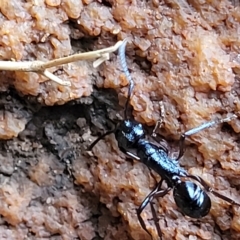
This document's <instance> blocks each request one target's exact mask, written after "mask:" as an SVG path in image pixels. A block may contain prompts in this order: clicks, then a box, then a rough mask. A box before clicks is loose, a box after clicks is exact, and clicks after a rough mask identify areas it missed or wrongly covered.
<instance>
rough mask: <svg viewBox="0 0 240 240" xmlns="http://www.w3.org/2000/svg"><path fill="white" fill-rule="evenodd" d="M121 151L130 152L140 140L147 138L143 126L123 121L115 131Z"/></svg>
mask: <svg viewBox="0 0 240 240" xmlns="http://www.w3.org/2000/svg"><path fill="white" fill-rule="evenodd" d="M115 137H116V139H117V141H118V146H119V148H120V149H124V150H126V151H128V149H129V148H132V147H134V145H135V144H136V143H137V141H138V140H139V139H140V138H143V137H145V133H144V129H143V125H142V124H141V123H137V122H135V121H131V120H124V121H122V122H121V123H120V124H119V126H118V127H117V129H116V131H115Z"/></svg>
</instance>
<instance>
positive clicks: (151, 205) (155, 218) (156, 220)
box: [150, 202, 162, 239]
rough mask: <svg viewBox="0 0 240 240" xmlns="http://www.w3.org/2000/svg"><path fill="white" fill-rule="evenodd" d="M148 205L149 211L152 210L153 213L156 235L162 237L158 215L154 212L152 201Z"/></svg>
mask: <svg viewBox="0 0 240 240" xmlns="http://www.w3.org/2000/svg"><path fill="white" fill-rule="evenodd" d="M150 207H151V211H152V215H153V221H154V223H155V226H156V229H157V233H158V236H159V237H160V239H162V230H161V227H160V225H159V223H158V220H159V219H158V217H157V213H156V210H155V208H154V206H153V202H150Z"/></svg>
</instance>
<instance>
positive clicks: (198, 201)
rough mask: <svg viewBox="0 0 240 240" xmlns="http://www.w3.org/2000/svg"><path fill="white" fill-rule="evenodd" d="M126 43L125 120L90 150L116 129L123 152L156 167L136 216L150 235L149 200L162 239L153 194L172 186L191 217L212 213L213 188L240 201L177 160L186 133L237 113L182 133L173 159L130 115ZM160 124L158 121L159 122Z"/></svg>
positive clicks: (121, 50)
mask: <svg viewBox="0 0 240 240" xmlns="http://www.w3.org/2000/svg"><path fill="white" fill-rule="evenodd" d="M126 44H127V41H126V40H124V41H123V44H122V45H121V46H120V48H119V56H120V60H121V65H122V68H123V71H124V73H125V74H126V77H127V79H128V80H129V86H128V97H127V101H126V104H125V109H124V116H125V120H123V121H121V122H120V123H118V124H117V125H116V127H115V129H113V130H111V131H108V132H106V133H105V134H103V135H102V136H100V137H99V138H97V139H96V140H95V141H94V142H93V143H92V144H91V145H90V146H89V150H91V149H92V148H93V147H94V145H95V144H96V143H97V142H98V141H99V140H101V139H102V138H104V137H105V136H107V135H109V134H111V133H114V134H115V138H116V140H117V142H118V147H119V149H120V150H121V151H122V152H123V153H124V154H126V155H127V156H128V157H130V158H132V159H135V160H137V161H141V162H142V163H144V164H145V165H146V166H147V167H148V168H149V169H151V170H153V171H155V172H156V173H157V174H159V175H160V176H161V180H160V181H159V182H158V183H157V185H156V187H155V188H154V189H153V190H152V191H151V192H150V193H149V194H148V196H147V197H146V198H145V199H144V201H143V202H142V204H141V205H140V207H139V208H138V209H137V216H138V220H139V222H140V224H141V226H142V228H143V229H144V230H145V231H146V232H147V233H148V234H149V235H150V236H151V234H150V232H149V231H148V229H147V228H146V224H145V222H144V220H143V218H142V217H141V213H142V211H143V210H144V208H145V207H146V206H147V205H148V203H150V207H151V211H152V214H153V220H154V222H155V226H156V229H157V232H158V235H159V237H160V239H162V231H161V228H160V225H159V222H158V218H157V214H156V210H155V209H154V206H153V203H152V200H153V199H154V198H159V197H164V196H165V195H166V194H167V193H168V192H169V191H170V190H171V189H173V197H174V200H175V202H176V204H177V206H178V208H179V209H180V211H181V212H182V213H183V214H184V215H187V216H189V217H191V218H202V217H204V216H206V215H207V214H208V213H209V211H210V209H211V200H210V198H209V196H208V195H207V193H206V192H211V193H212V194H213V195H215V196H216V197H218V198H221V199H223V200H225V201H227V202H229V203H231V204H235V205H237V206H240V204H238V203H236V202H235V201H234V200H232V199H230V198H228V197H226V196H223V195H222V194H220V193H217V192H216V191H214V190H213V189H212V188H211V187H210V186H209V185H208V184H207V183H206V182H205V181H204V180H203V179H202V178H201V177H199V176H194V175H190V174H188V172H187V171H186V170H185V169H184V168H182V167H181V166H180V165H179V162H178V160H179V159H180V158H181V157H182V156H183V154H184V141H185V138H186V137H189V136H191V135H193V134H195V133H198V132H200V131H202V130H204V129H206V128H209V127H212V126H214V125H216V124H219V123H223V122H229V121H231V120H232V119H233V118H236V117H237V116H236V115H233V116H232V117H227V118H223V119H218V120H216V121H210V122H206V123H204V124H202V125H200V126H198V127H196V128H193V129H191V130H189V131H187V132H185V133H183V134H182V135H181V137H180V140H179V153H178V157H177V158H176V159H171V158H170V157H169V156H168V150H167V149H166V147H164V146H162V145H156V144H154V143H152V142H149V141H148V140H147V139H146V138H145V131H144V129H143V125H142V124H141V123H138V122H136V121H134V120H130V119H128V117H127V110H128V107H129V101H130V98H131V94H132V91H133V87H134V83H133V80H132V78H131V75H130V73H129V71H128V68H127V63H126V59H125V48H126ZM157 125H159V123H157ZM157 125H156V126H157ZM156 129H157V127H155V128H154V130H153V135H155V131H156ZM131 150H132V151H133V150H135V152H136V153H132V152H131ZM186 178H189V179H192V180H195V181H197V182H198V183H199V184H200V185H202V187H203V189H202V188H201V187H200V186H199V185H197V184H195V183H194V182H192V181H186ZM163 181H165V182H166V183H167V188H166V189H162V188H161V186H162V183H163Z"/></svg>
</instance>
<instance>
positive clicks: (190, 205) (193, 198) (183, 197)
mask: <svg viewBox="0 0 240 240" xmlns="http://www.w3.org/2000/svg"><path fill="white" fill-rule="evenodd" d="M173 196H174V200H175V202H176V204H177V206H178V208H179V209H180V211H181V212H182V213H183V214H185V215H187V216H189V217H191V218H202V217H204V216H206V215H207V214H208V213H209V211H210V209H211V200H210V198H209V196H208V195H207V193H206V192H205V191H203V190H202V188H200V187H199V186H198V185H197V184H195V183H193V182H190V181H187V182H180V183H178V184H177V185H176V186H175V187H174V190H173Z"/></svg>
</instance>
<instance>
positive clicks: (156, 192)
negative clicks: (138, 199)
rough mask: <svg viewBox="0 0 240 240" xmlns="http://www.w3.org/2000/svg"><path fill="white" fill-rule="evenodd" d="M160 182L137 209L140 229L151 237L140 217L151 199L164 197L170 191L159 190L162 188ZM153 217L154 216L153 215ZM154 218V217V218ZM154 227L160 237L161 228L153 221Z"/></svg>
mask: <svg viewBox="0 0 240 240" xmlns="http://www.w3.org/2000/svg"><path fill="white" fill-rule="evenodd" d="M162 182H163V180H161V181H160V182H159V183H158V185H157V186H156V187H155V188H154V189H153V190H152V191H151V192H150V193H149V194H148V196H147V197H146V198H145V199H144V200H143V202H142V204H141V205H140V207H139V208H138V209H137V217H138V221H139V222H140V224H141V227H142V228H143V229H144V230H145V231H146V232H147V233H148V234H149V235H150V236H151V237H152V235H151V233H150V232H149V231H148V230H147V227H146V224H145V222H144V220H143V218H142V217H141V213H142V211H143V210H144V209H145V207H146V206H147V205H148V203H151V201H152V200H153V198H156V197H164V196H165V195H166V194H167V193H168V192H169V191H170V190H171V188H167V189H164V190H161V186H162ZM153 217H154V215H153ZM154 218H155V217H154ZM155 225H156V228H157V231H158V235H159V236H160V238H161V236H162V232H161V228H160V225H159V223H158V221H155Z"/></svg>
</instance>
